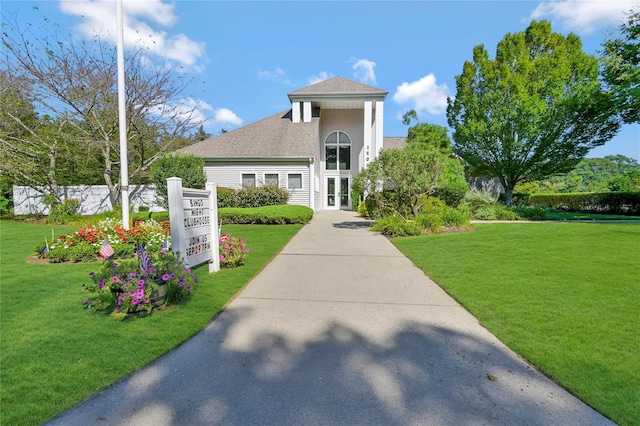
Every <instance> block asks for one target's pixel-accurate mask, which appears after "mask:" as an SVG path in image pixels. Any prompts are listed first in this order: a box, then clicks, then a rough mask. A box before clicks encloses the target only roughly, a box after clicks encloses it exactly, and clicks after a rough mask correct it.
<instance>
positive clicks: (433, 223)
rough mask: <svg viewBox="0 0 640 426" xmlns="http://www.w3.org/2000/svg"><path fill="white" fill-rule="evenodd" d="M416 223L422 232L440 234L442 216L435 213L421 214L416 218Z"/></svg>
mask: <svg viewBox="0 0 640 426" xmlns="http://www.w3.org/2000/svg"><path fill="white" fill-rule="evenodd" d="M416 223H417V224H418V225H419V226H420V227H421V228H422V230H423V231H427V232H428V233H432V234H437V233H438V232H440V228H442V226H443V225H444V222H443V220H442V216H441V215H440V214H437V213H423V214H421V215H420V216H418V217H417V218H416Z"/></svg>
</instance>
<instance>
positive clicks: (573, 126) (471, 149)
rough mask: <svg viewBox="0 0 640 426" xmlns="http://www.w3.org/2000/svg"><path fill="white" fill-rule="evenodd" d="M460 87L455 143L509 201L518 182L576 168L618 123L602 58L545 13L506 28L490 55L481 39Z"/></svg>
mask: <svg viewBox="0 0 640 426" xmlns="http://www.w3.org/2000/svg"><path fill="white" fill-rule="evenodd" d="M456 89H457V93H456V97H455V99H448V106H447V119H448V122H449V125H450V126H451V127H452V128H453V130H454V133H453V140H454V143H455V146H454V150H455V152H456V153H457V154H458V155H459V156H460V157H461V158H462V159H463V160H464V161H466V163H467V164H468V166H469V167H470V172H471V173H472V174H473V175H474V176H486V177H495V178H497V179H498V180H499V181H500V183H501V184H502V186H503V187H504V190H505V195H506V200H507V204H511V199H512V195H513V189H514V187H515V186H516V185H517V184H518V183H520V182H528V181H532V180H539V179H543V178H546V177H548V176H551V175H554V174H557V173H564V172H567V171H569V170H571V169H572V168H573V167H575V165H576V164H577V163H578V162H579V161H580V160H581V159H582V158H583V157H584V156H585V155H586V154H587V153H588V152H589V150H590V149H592V148H594V147H596V146H599V145H603V144H604V143H605V142H607V141H608V140H610V139H611V138H612V137H613V136H614V135H615V134H616V132H617V131H618V129H619V126H620V123H619V122H618V119H617V118H616V117H615V116H614V115H613V113H612V111H611V110H610V108H609V107H608V104H609V103H608V97H607V95H606V94H605V93H604V91H603V90H602V87H601V84H600V82H599V81H598V61H597V59H596V58H595V57H592V56H590V55H587V54H585V53H584V52H583V51H582V44H581V41H580V39H579V38H578V37H577V36H576V35H574V34H569V35H568V36H566V37H565V36H563V35H561V34H558V33H553V32H552V31H551V24H550V23H549V22H547V21H541V22H536V21H532V22H531V24H530V25H529V27H528V28H527V29H526V31H524V32H520V33H515V34H511V33H509V34H507V35H505V36H504V38H503V39H502V40H501V41H500V43H498V46H497V50H496V57H495V59H493V60H492V59H489V55H488V53H487V51H486V49H485V48H484V46H483V45H478V46H476V47H475V48H474V50H473V62H465V64H464V67H463V70H462V74H461V75H459V76H456Z"/></svg>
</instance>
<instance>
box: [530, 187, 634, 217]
mask: <svg viewBox="0 0 640 426" xmlns="http://www.w3.org/2000/svg"><path fill="white" fill-rule="evenodd" d="M529 202H530V203H531V204H532V205H534V206H539V207H551V208H554V209H561V210H566V211H570V212H602V213H627V214H638V213H640V192H584V193H567V194H538V195H531V197H529Z"/></svg>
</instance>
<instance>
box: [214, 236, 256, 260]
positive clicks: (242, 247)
mask: <svg viewBox="0 0 640 426" xmlns="http://www.w3.org/2000/svg"><path fill="white" fill-rule="evenodd" d="M251 251H252V250H251V249H250V248H249V247H247V243H246V242H245V241H244V240H243V239H242V238H240V237H232V236H231V234H224V235H222V236H220V267H221V268H237V267H239V266H242V265H244V261H245V255H246V254H247V253H251Z"/></svg>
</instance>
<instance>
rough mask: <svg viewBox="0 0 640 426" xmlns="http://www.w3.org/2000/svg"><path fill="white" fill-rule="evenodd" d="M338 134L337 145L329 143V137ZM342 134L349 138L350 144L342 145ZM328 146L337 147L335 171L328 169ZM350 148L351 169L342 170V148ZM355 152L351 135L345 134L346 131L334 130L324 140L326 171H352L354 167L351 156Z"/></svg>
mask: <svg viewBox="0 0 640 426" xmlns="http://www.w3.org/2000/svg"><path fill="white" fill-rule="evenodd" d="M334 133H335V134H336V143H335V144H333V143H329V144H328V143H327V139H329V136H331V135H332V134H334ZM340 134H343V135H345V136H346V137H347V139H349V143H344V142H343V143H341V142H340ZM327 146H331V147H335V150H336V168H335V169H329V168H328V167H327ZM347 146H348V147H349V159H348V161H349V168H347V169H341V168H340V148H341V147H347ZM352 151H353V140H352V139H351V135H349V133H347V132H345V131H344V130H334V131H332V132H329V134H327V136H326V137H325V138H324V152H323V156H324V168H325V170H328V171H332V172H333V171H338V172H346V171H350V170H351V167H352V164H351V163H352V161H351V154H352Z"/></svg>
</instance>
